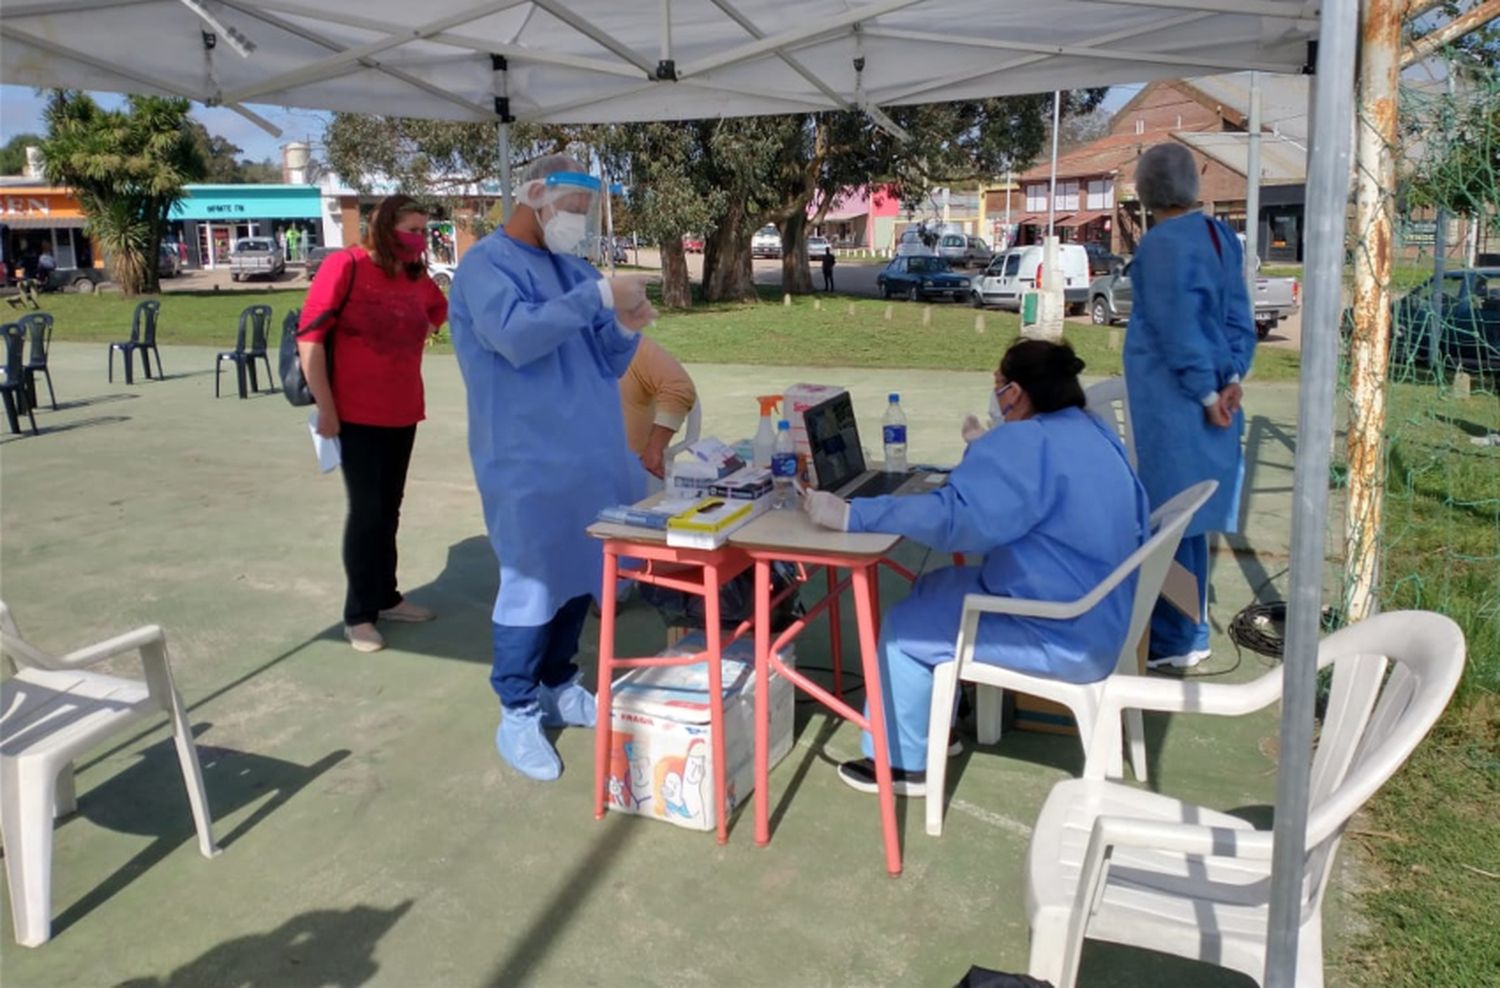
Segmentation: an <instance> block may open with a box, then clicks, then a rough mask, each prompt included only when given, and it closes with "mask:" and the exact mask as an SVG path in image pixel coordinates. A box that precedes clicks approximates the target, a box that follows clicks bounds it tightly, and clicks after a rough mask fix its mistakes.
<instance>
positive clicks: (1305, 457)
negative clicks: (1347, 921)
mask: <svg viewBox="0 0 1500 988" xmlns="http://www.w3.org/2000/svg"><path fill="white" fill-rule="evenodd" d="M1358 25H1359V2H1358V0H1327V2H1325V3H1324V4H1323V8H1322V12H1321V24H1320V25H1319V34H1318V38H1319V40H1318V60H1317V74H1316V75H1315V76H1314V86H1315V90H1314V97H1313V105H1314V116H1315V118H1316V119H1317V121H1318V125H1319V128H1320V130H1321V132H1323V133H1324V134H1327V135H1330V136H1331V137H1333V139H1330V140H1323V141H1314V142H1312V149H1311V161H1310V163H1309V165H1310V167H1309V169H1308V181H1307V217H1308V237H1307V268H1306V271H1305V276H1306V282H1307V300H1306V302H1305V304H1304V305H1303V309H1302V380H1301V383H1300V386H1299V389H1298V408H1297V453H1296V460H1295V474H1294V477H1295V480H1294V484H1293V491H1292V552H1291V566H1290V574H1291V591H1290V594H1289V606H1288V608H1287V623H1286V654H1285V658H1284V661H1283V665H1282V677H1283V686H1282V709H1281V736H1280V737H1281V749H1280V750H1281V756H1280V767H1279V771H1278V773H1277V776H1276V823H1275V847H1274V850H1273V852H1272V869H1271V902H1270V918H1269V921H1268V924H1267V929H1266V939H1267V944H1266V975H1265V979H1264V981H1263V982H1262V984H1263V985H1264V986H1265V988H1295V985H1296V984H1297V980H1298V979H1297V937H1298V933H1299V929H1300V926H1301V920H1302V895H1303V874H1304V861H1305V855H1306V843H1307V812H1308V802H1309V792H1308V789H1309V784H1310V779H1311V775H1312V736H1313V704H1314V700H1315V699H1316V696H1317V656H1318V635H1319V626H1320V618H1321V614H1322V603H1323V555H1324V538H1325V536H1326V534H1327V525H1328V486H1329V482H1328V468H1329V460H1330V451H1331V448H1332V445H1333V412H1334V396H1335V394H1337V393H1338V390H1339V389H1338V326H1339V310H1340V307H1341V305H1342V302H1341V290H1342V272H1343V266H1344V228H1345V219H1346V217H1345V213H1346V209H1347V203H1348V201H1349V178H1350V173H1349V169H1350V154H1351V146H1350V141H1349V139H1348V136H1347V135H1349V133H1350V127H1351V121H1352V119H1353V113H1354V59H1355V52H1356V48H1357V46H1358V38H1359V35H1358Z"/></svg>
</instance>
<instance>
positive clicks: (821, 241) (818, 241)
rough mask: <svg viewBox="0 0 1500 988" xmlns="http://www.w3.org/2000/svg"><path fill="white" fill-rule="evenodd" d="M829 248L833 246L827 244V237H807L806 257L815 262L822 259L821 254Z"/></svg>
mask: <svg viewBox="0 0 1500 988" xmlns="http://www.w3.org/2000/svg"><path fill="white" fill-rule="evenodd" d="M831 246H833V245H832V244H830V243H829V242H828V238H827V237H808V238H807V256H808V257H810V258H812V259H813V260H814V261H816V260H817V259H818V258H820V257H822V256H823V252H824V251H826V250H828V248H829V247H831Z"/></svg>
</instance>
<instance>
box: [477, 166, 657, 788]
mask: <svg viewBox="0 0 1500 988" xmlns="http://www.w3.org/2000/svg"><path fill="white" fill-rule="evenodd" d="M599 194H600V183H599V181H598V180H597V179H595V178H593V177H592V176H590V175H588V174H586V173H585V172H584V170H583V168H582V166H580V165H579V164H578V163H577V162H576V161H574V160H573V159H572V158H569V157H566V156H563V155H552V156H549V157H545V158H541V159H539V160H538V161H536V162H534V163H533V164H532V165H531V166H530V167H529V168H528V169H527V170H526V173H525V176H524V178H523V179H522V184H521V187H520V190H519V194H518V197H517V200H518V201H517V205H516V209H515V212H514V214H513V215H512V216H511V218H510V219H509V220H508V221H507V222H506V224H505V227H504V228H503V229H501V230H497V231H495V232H494V233H493V234H491V235H490V236H488V237H486V238H485V239H484V240H482V241H481V242H480V243H478V244H476V245H475V246H474V247H473V248H472V249H471V250H470V251H469V252H468V254H467V255H465V257H464V259H463V262H462V263H461V264H460V265H459V266H458V271H457V272H456V273H455V276H454V279H453V291H452V298H451V300H450V310H449V323H450V325H451V326H452V328H453V346H454V349H455V351H457V354H458V364H459V368H460V369H461V370H462V372H463V377H464V384H465V386H466V387H467V390H468V411H469V456H470V458H471V459H472V461H473V464H474V477H475V480H476V481H477V483H478V487H479V493H480V498H481V500H482V501H483V503H484V519H485V525H486V526H487V528H488V529H489V536H490V543H491V545H493V546H494V549H495V554H496V555H497V556H498V557H499V560H500V593H499V595H498V596H497V598H496V600H495V609H494V612H493V615H492V621H493V629H492V630H493V649H494V653H493V654H494V659H493V665H492V668H491V673H490V683H491V685H492V686H493V687H494V689H495V692H496V693H497V694H499V697H500V704H501V707H502V714H501V722H500V727H499V729H498V730H497V731H496V738H495V740H496V746H497V748H498V749H499V751H500V754H501V756H502V757H503V758H504V759H505V760H506V761H507V762H509V763H510V764H511V765H512V766H513V767H514V768H515V769H516V770H517V771H519V772H521V773H522V774H523V775H526V776H528V777H530V778H533V779H538V780H541V781H550V780H552V779H556V778H557V777H558V776H559V775H560V774H561V772H562V761H561V759H559V758H558V755H557V751H556V749H554V748H553V746H552V744H551V742H550V741H549V740H548V739H547V736H546V735H545V733H544V729H545V728H549V727H562V726H576V727H592V726H593V724H594V721H595V716H596V712H595V705H594V697H593V694H591V693H590V692H589V691H588V690H587V689H585V688H584V686H583V685H582V684H581V683H580V682H579V671H578V667H577V666H576V665H575V664H574V662H573V657H574V655H576V654H577V651H578V642H579V637H580V635H581V634H582V631H583V623H584V619H585V618H586V617H587V616H588V611H589V604H590V602H591V601H592V600H594V599H596V598H597V596H598V593H599V581H600V576H601V573H602V569H603V557H602V552H601V549H600V546H599V543H598V542H596V541H595V540H593V539H591V538H589V537H588V535H586V534H585V529H586V528H587V527H588V525H589V524H590V523H592V522H593V521H594V518H595V516H596V515H597V514H598V512H599V509H601V508H603V507H606V506H608V505H611V504H622V503H623V504H629V503H631V502H633V501H635V500H638V499H639V498H640V497H641V496H642V495H643V493H644V490H645V472H644V471H643V470H642V468H641V465H640V461H639V460H637V459H636V458H635V456H633V455H632V454H631V452H630V448H629V446H628V445H627V443H626V441H625V427H624V423H623V419H622V416H621V412H620V392H619V383H618V381H619V378H620V376H621V375H622V374H624V373H625V370H626V368H627V367H629V365H630V360H631V358H632V357H633V356H634V355H635V350H636V345H637V342H638V338H637V333H638V332H639V331H640V330H641V329H642V328H644V327H645V326H646V325H648V324H649V323H650V322H651V321H652V320H654V319H655V317H656V313H655V310H653V309H652V307H651V304H650V303H649V302H648V301H647V300H646V294H645V289H644V284H643V282H642V281H641V280H640V279H636V278H608V279H607V278H604V277H603V276H601V275H600V274H599V272H598V271H597V270H595V268H594V266H593V265H592V264H590V263H589V262H588V261H586V260H584V259H583V258H582V257H579V256H576V254H575V252H576V251H578V250H580V249H582V248H583V247H585V246H586V245H587V244H588V243H589V242H590V236H589V233H590V230H591V228H593V227H594V226H595V225H596V224H595V222H594V221H595V217H597V206H598V196H599Z"/></svg>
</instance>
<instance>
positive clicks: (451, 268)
mask: <svg viewBox="0 0 1500 988" xmlns="http://www.w3.org/2000/svg"><path fill="white" fill-rule="evenodd" d="M457 270H458V265H456V264H444V263H442V262H441V261H433V262H431V263H429V264H428V265H427V277H429V278H431V279H432V281H433V284H435V285H437V286H438V287H439V288H441V289H442V290H443V291H445V292H446V291H447V290H448V289H449V288H451V287H452V285H453V272H455V271H457Z"/></svg>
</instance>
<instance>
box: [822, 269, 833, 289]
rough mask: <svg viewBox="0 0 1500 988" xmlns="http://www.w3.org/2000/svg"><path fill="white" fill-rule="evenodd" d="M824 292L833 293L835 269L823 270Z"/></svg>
mask: <svg viewBox="0 0 1500 988" xmlns="http://www.w3.org/2000/svg"><path fill="white" fill-rule="evenodd" d="M823 290H824V291H825V292H831V291H833V268H824V269H823Z"/></svg>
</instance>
